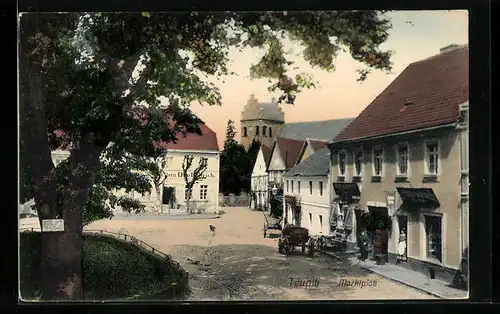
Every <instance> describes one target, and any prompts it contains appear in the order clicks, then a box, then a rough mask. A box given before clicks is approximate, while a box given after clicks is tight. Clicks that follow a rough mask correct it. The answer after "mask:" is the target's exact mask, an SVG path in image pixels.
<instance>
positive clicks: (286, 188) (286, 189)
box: [286, 180, 289, 192]
mask: <svg viewBox="0 0 500 314" xmlns="http://www.w3.org/2000/svg"><path fill="white" fill-rule="evenodd" d="M288 184H289V182H288V180H286V191H287V192H288Z"/></svg>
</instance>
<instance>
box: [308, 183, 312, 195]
mask: <svg viewBox="0 0 500 314" xmlns="http://www.w3.org/2000/svg"><path fill="white" fill-rule="evenodd" d="M309 195H313V182H312V181H309Z"/></svg>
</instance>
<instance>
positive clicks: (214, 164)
mask: <svg viewBox="0 0 500 314" xmlns="http://www.w3.org/2000/svg"><path fill="white" fill-rule="evenodd" d="M185 155H193V156H194V160H193V164H192V165H191V168H190V170H189V171H188V173H191V172H192V171H194V169H196V167H198V164H199V161H200V158H207V169H206V170H205V172H204V178H203V179H201V180H200V181H198V182H197V183H195V185H194V187H193V190H192V199H193V201H194V202H195V203H196V206H197V207H199V208H202V209H204V210H205V211H206V212H207V213H213V212H218V207H219V152H218V151H200V150H169V151H168V155H167V163H166V167H165V168H166V169H165V172H166V174H167V178H166V180H165V182H164V186H166V187H173V188H174V189H175V199H176V201H177V204H179V205H180V206H181V210H185V206H186V197H185V187H186V182H185V179H184V176H183V171H182V163H183V161H184V156H185ZM202 186H207V197H206V199H201V193H200V192H201V187H202ZM159 192H160V200H159V201H158V199H157V196H156V191H155V189H154V188H153V189H152V193H151V195H144V196H142V195H139V194H137V193H131V195H132V196H133V197H134V198H136V199H139V200H140V201H141V202H142V203H144V204H145V205H146V208H147V210H153V209H154V208H155V207H159V204H158V203H159V202H161V201H162V197H163V189H160V191H159ZM116 193H117V195H124V193H125V192H124V191H117V192H116ZM163 207H164V208H165V207H168V206H163ZM165 210H166V209H163V212H165Z"/></svg>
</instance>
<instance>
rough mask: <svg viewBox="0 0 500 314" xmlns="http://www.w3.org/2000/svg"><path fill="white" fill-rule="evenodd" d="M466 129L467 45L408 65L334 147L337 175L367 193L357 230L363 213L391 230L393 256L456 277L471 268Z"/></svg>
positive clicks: (389, 239) (391, 259)
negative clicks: (402, 248)
mask: <svg viewBox="0 0 500 314" xmlns="http://www.w3.org/2000/svg"><path fill="white" fill-rule="evenodd" d="M423 75H425V76H423ZM396 91H397V92H396ZM444 92H446V97H445V98H443V96H442V95H443V93H444ZM431 109H432V110H431ZM467 129H468V47H456V49H454V50H451V51H442V52H441V54H439V55H437V56H434V57H431V58H428V59H425V60H422V61H419V62H415V63H413V64H411V65H410V66H408V67H407V68H406V69H405V70H404V71H403V72H402V73H401V74H400V75H399V76H398V77H397V78H396V79H395V81H394V82H393V83H391V84H390V85H389V87H387V89H386V90H384V91H383V92H382V93H381V94H380V95H379V96H378V97H377V98H376V99H375V100H374V101H373V102H372V103H371V104H370V105H369V106H368V107H367V108H366V109H365V110H364V111H363V112H362V113H361V114H360V115H359V116H358V117H357V118H356V119H355V120H354V121H353V122H352V123H351V124H350V125H349V126H348V127H347V128H346V129H345V130H344V131H343V132H341V133H340V134H339V135H338V136H337V137H336V138H335V140H334V141H333V142H332V143H330V144H329V147H330V150H331V162H332V164H331V175H332V180H333V181H334V182H335V183H336V184H337V185H339V186H342V185H346V184H356V185H357V186H358V187H359V190H360V191H361V192H360V199H359V211H358V212H357V215H356V218H357V220H356V222H357V225H358V227H362V228H366V227H367V226H366V225H363V224H364V223H363V222H361V221H360V217H361V215H362V214H363V212H364V213H368V214H369V216H370V217H373V219H377V221H380V224H379V225H377V227H376V228H377V229H385V230H387V236H386V238H385V239H384V240H383V241H384V242H385V243H382V244H379V246H377V247H378V248H381V249H380V250H379V251H378V252H377V253H379V254H386V259H387V261H389V262H396V261H402V262H403V263H400V265H401V266H403V267H408V268H412V269H419V270H421V271H422V272H425V273H427V274H428V269H429V268H432V269H433V270H435V274H436V276H437V277H441V278H443V279H445V280H450V281H451V280H452V278H453V277H454V276H455V275H456V274H457V270H460V271H463V272H465V271H466V269H465V268H464V267H463V262H464V260H468V253H467V252H468V245H469V241H468V233H469V231H468V229H469V228H468V215H469V209H468V134H467V132H468V131H467ZM402 242H404V246H401V245H400V244H401V243H402ZM398 247H404V248H406V249H405V250H398ZM384 248H385V249H384ZM384 250H385V251H384ZM374 252H375V249H374Z"/></svg>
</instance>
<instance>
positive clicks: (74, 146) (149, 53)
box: [19, 11, 391, 300]
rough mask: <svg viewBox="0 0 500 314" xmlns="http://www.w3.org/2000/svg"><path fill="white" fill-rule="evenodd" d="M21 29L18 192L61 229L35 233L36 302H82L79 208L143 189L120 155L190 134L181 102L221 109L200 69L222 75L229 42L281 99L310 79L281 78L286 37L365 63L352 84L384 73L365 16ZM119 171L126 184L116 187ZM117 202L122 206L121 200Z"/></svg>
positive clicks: (130, 19) (314, 55)
mask: <svg viewBox="0 0 500 314" xmlns="http://www.w3.org/2000/svg"><path fill="white" fill-rule="evenodd" d="M19 25H20V41H19V68H20V69H19V72H20V105H19V108H20V139H21V143H20V150H21V152H22V154H21V161H20V162H21V166H22V168H21V175H20V177H21V182H22V185H21V191H22V195H23V197H29V196H30V195H31V196H33V197H34V199H35V207H36V210H37V212H38V216H39V218H40V221H42V220H44V219H52V218H57V217H62V218H63V219H64V225H65V231H64V232H63V233H43V236H42V274H43V276H42V291H43V292H42V299H45V300H47V299H81V298H82V285H81V284H82V279H81V251H82V229H83V225H84V216H85V213H86V212H87V213H88V209H89V208H90V207H89V206H88V205H92V206H94V208H95V209H96V210H97V209H99V208H101V209H103V208H102V207H99V206H100V205H99V200H102V201H103V202H104V203H102V204H105V203H106V201H110V198H111V201H113V199H112V196H110V194H109V193H105V190H106V188H109V187H113V188H117V187H119V188H123V185H127V186H126V187H125V188H132V185H134V184H136V183H137V184H142V182H143V181H141V179H140V178H141V175H140V173H134V172H130V171H128V172H127V173H125V172H124V171H123V168H124V167H125V165H126V164H128V163H131V162H132V161H131V160H129V161H125V160H126V159H127V158H129V157H130V156H142V157H148V158H151V157H153V156H154V154H155V147H154V145H153V144H152V143H153V142H155V141H166V142H168V141H175V139H176V136H177V134H178V132H179V131H185V132H199V127H198V124H197V123H198V120H197V119H196V117H194V115H193V114H192V113H191V112H190V111H189V109H188V108H187V106H188V105H189V104H190V103H192V102H194V101H199V102H201V103H204V104H208V105H219V104H221V96H220V94H219V92H218V90H217V89H216V88H215V87H214V85H213V84H210V83H206V81H205V80H203V79H202V76H203V75H210V76H215V77H218V78H220V77H221V76H223V75H227V74H231V73H229V70H228V69H227V64H228V62H227V61H228V57H227V53H228V48H229V47H231V46H235V47H238V48H240V49H244V48H245V47H261V48H264V49H265V50H266V53H265V54H264V56H263V57H262V58H261V60H260V61H259V62H258V63H256V64H255V65H253V66H252V67H251V69H250V73H251V77H253V78H269V79H270V80H271V83H273V82H274V84H272V85H271V86H270V87H269V89H270V90H271V91H279V90H281V92H282V93H283V94H284V95H285V96H286V99H287V100H288V102H293V99H294V97H295V94H296V93H298V92H300V90H301V89H302V88H312V87H314V82H313V81H312V78H311V77H309V76H308V75H307V74H304V73H298V74H296V75H295V76H294V77H293V75H292V74H290V72H289V70H291V67H292V66H293V63H292V62H290V61H289V60H288V59H287V57H286V53H285V51H284V49H283V44H282V42H283V39H284V38H288V39H290V40H292V41H295V42H300V43H301V44H302V45H303V46H304V47H305V50H304V53H303V56H304V59H306V60H307V61H309V63H310V64H312V65H314V66H317V67H319V68H322V69H325V70H327V71H331V70H334V59H335V56H336V54H337V52H338V51H339V50H340V49H342V48H346V49H348V50H349V51H350V54H351V56H352V57H353V58H354V59H355V60H357V61H360V62H361V63H363V64H365V65H367V67H368V68H367V69H363V70H360V79H361V80H362V79H365V78H366V75H367V74H368V72H369V69H372V68H374V69H382V70H390V68H391V63H390V52H389V51H381V50H380V49H379V46H380V44H382V43H383V42H385V40H386V39H387V36H388V33H387V31H388V29H389V28H390V27H391V25H390V23H389V21H388V20H387V19H385V18H384V17H383V16H381V15H380V14H379V13H377V12H373V11H345V12H302V13H294V14H292V13H290V14H288V13H287V12H265V13H259V12H256V13H248V12H220V13H207V14H200V13H197V12H192V13H179V14H169V15H168V14H165V13H146V12H143V13H141V14H139V13H120V14H115V13H106V14H103V13H69V14H59V13H57V14H37V13H32V14H23V15H21V16H20V23H19ZM162 101H163V103H166V104H167V108H166V110H167V111H168V114H169V116H170V119H169V120H168V121H166V119H165V115H164V113H165V112H164V109H165V108H161V107H160V104H161V103H162ZM57 131H62V132H63V134H64V136H58V135H57V134H56V133H57ZM111 144H112V145H111ZM61 145H65V146H66V147H68V148H69V149H70V156H69V159H68V161H67V162H66V163H64V164H63V165H61V166H58V167H56V168H54V165H53V164H52V161H51V156H50V151H51V149H53V148H54V147H58V146H61ZM110 145H111V147H112V148H110ZM234 149H236V150H239V148H234ZM103 155H107V156H108V160H111V161H113V160H116V161H121V162H120V163H119V166H118V168H117V169H114V166H113V165H105V164H104V163H103V162H102V161H101V157H102V156H103ZM132 160H133V158H132ZM128 169H129V170H130V169H133V168H128ZM115 170H116V171H118V172H119V173H120V175H119V176H118V175H116V173H115ZM123 177H125V178H128V177H130V178H131V179H130V180H129V179H127V180H124V182H125V183H124V182H122V178H123ZM98 180H100V181H98ZM58 182H59V183H58ZM149 186H150V188H151V185H149ZM134 189H135V187H134ZM106 198H108V199H106ZM89 200H91V201H89ZM89 202H90V203H89ZM117 202H118V200H117ZM122 205H127V206H128V205H132V204H127V203H126V201H125V199H124V200H123V202H122ZM132 207H133V206H132ZM92 217H94V216H92V215H90V216H89V217H88V218H89V219H93V218H92Z"/></svg>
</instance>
